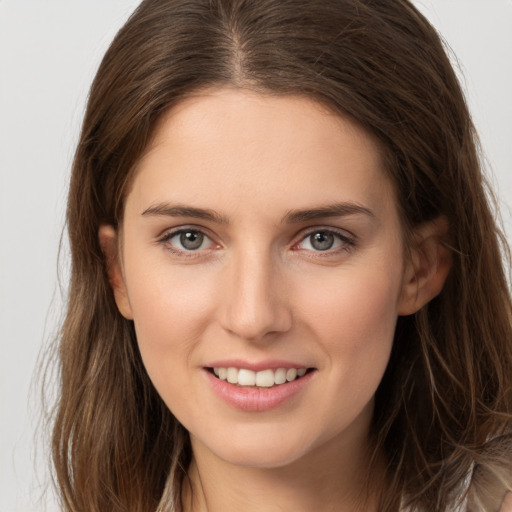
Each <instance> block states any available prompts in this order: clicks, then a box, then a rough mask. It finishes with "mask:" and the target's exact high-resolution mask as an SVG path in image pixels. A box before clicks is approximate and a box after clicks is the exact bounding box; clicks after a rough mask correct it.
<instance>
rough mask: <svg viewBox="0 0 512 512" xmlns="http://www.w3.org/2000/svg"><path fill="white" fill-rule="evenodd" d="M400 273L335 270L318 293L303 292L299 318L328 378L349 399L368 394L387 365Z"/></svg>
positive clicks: (367, 395)
mask: <svg viewBox="0 0 512 512" xmlns="http://www.w3.org/2000/svg"><path fill="white" fill-rule="evenodd" d="M399 283H400V274H399V273H397V274H396V275H390V272H387V273H382V272H376V271H373V272H372V271H367V270H366V269H364V270H362V271H357V270H356V269H355V268H354V269H351V270H350V271H347V272H345V271H343V272H340V274H339V275H338V276H336V278H334V277H333V278H331V279H330V280H329V281H328V282H327V283H326V286H324V287H323V291H322V293H320V294H314V295H313V294H307V293H303V299H304V300H303V305H302V311H303V318H305V319H306V320H305V325H307V326H309V328H310V329H311V330H312V331H313V339H315V340H316V342H317V344H318V345H320V346H321V349H322V350H323V351H324V353H325V354H326V356H327V358H326V360H327V362H326V365H327V366H328V368H329V370H330V372H331V375H333V379H334V380H335V381H336V382H337V384H338V386H339V387H343V388H344V389H345V390H350V393H352V394H353V398H354V400H357V397H360V398H361V400H362V401H364V400H366V399H369V398H370V396H372V395H373V394H374V392H375V390H376V388H377V386H378V385H379V383H380V380H381V378H382V375H383V373H384V371H385V368H386V366H387V363H388V360H389V355H390V351H391V347H392V343H393V338H394V332H395V327H396V321H397V316H398V315H397V301H398V296H399V291H400V286H399Z"/></svg>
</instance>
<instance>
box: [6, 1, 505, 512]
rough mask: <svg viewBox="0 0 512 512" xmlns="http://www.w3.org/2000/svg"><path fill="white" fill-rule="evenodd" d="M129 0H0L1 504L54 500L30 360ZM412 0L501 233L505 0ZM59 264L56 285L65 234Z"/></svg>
mask: <svg viewBox="0 0 512 512" xmlns="http://www.w3.org/2000/svg"><path fill="white" fill-rule="evenodd" d="M255 1H257V0H255ZM138 3H139V1H138V0H73V1H70V0H60V1H59V0H0V512H21V511H23V512H34V511H41V510H45V509H46V510H49V511H53V510H57V507H56V505H55V501H54V499H53V498H52V494H51V492H50V493H48V494H47V495H44V494H42V493H43V491H44V488H45V485H46V483H47V481H48V471H47V469H46V466H47V454H46V453H45V448H44V446H45V442H44V440H43V438H42V437H41V436H42V432H41V428H40V427H39V428H38V425H40V424H41V417H40V414H41V391H40V384H39V378H38V377H37V375H36V374H35V368H36V366H37V361H38V357H39V354H40V351H41V350H42V349H43V347H45V346H47V344H48V343H49V340H51V338H52V337H53V336H54V335H55V333H56V331H57V329H58V324H59V321H60V319H61V315H62V291H61V290H60V289H59V285H58V282H57V269H58V266H57V253H58V247H59V239H60V236H61V233H62V229H63V224H64V203H65V197H66V189H67V181H68V176H69V169H70V163H71V159H72V155H73V151H74V146H75V144H76V141H77V137H78V130H79V127H80V123H81V118H82V114H83V110H84V105H85V100H86V96H87V91H88V87H89V85H90V83H91V80H92V77H93V75H94V72H95V70H96V68H97V66H98V64H99V61H100V59H101V57H102V55H103V53H104V51H105V49H106V47H107V45H108V44H109V42H110V41H111V39H112V38H113V36H114V34H115V32H116V31H117V29H118V28H119V27H120V26H121V25H122V23H123V22H124V20H125V19H126V18H127V17H128V15H129V13H130V12H131V11H132V10H133V8H134V7H135V6H136V5H137V4H138ZM415 3H416V4H417V5H418V6H419V8H420V9H421V10H422V11H423V12H424V13H425V14H426V15H427V17H428V18H429V19H430V20H431V21H432V23H433V24H434V25H435V26H436V27H437V28H438V29H439V31H440V32H441V33H442V34H443V36H444V38H445V40H446V41H447V42H448V44H449V45H450V47H451V48H452V49H453V51H454V53H455V54H456V55H457V57H458V64H457V65H460V68H461V71H460V77H461V80H462V83H463V86H464V89H465V90H466V92H467V95H468V101H469V105H470V108H471V111H472V112H473V116H474V120H475V122H476V125H477V128H478V129H479V132H480V135H481V139H482V143H483V147H484V151H485V155H486V158H487V162H488V167H489V172H490V174H491V181H492V183H494V185H495V188H496V189H497V192H498V195H499V199H500V204H501V210H502V216H503V219H504V222H505V224H506V226H507V232H508V233H509V235H510V233H512V229H511V226H512V222H511V219H512V214H511V209H510V205H512V98H511V93H512V30H510V27H511V26H512V0H416V2H415ZM509 239H510V236H509ZM59 266H60V272H61V275H62V286H63V288H64V291H65V284H66V283H65V281H66V269H67V251H66V244H65V243H64V244H63V250H62V254H61V259H60V264H59Z"/></svg>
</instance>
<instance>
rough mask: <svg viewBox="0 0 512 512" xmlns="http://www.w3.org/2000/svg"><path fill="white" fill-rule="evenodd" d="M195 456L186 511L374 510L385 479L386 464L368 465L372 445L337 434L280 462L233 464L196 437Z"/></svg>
mask: <svg viewBox="0 0 512 512" xmlns="http://www.w3.org/2000/svg"><path fill="white" fill-rule="evenodd" d="M192 446H193V452H194V458H193V461H192V463H191V466H190V468H189V479H188V485H185V486H184V489H183V504H184V511H185V512H221V511H222V512H235V511H236V512H238V511H239V510H240V509H241V508H242V509H243V510H244V512H256V511H257V512H260V511H261V510H265V511H267V512H277V511H283V510H293V511H294V512H309V511H311V510H318V511H321V512H328V511H333V512H334V511H336V512H358V511H365V512H372V511H375V512H376V511H377V510H378V493H379V490H380V489H381V487H382V482H383V481H384V473H385V470H384V467H385V466H384V464H382V461H377V462H376V463H374V464H373V466H372V468H371V469H369V456H368V451H369V450H368V446H367V445H366V446H364V447H363V446H362V445H359V446H357V445H352V446H346V447H345V449H344V450H343V453H341V454H340V450H339V445H338V444H337V442H336V440H333V441H332V442H329V443H326V444H325V445H323V446H322V447H320V448H319V449H318V450H316V451H315V452H314V453H310V454H308V455H306V456H304V457H302V458H301V459H299V460H296V461H294V462H292V463H290V464H287V465H285V466H282V467H277V468H254V467H245V466H239V465H233V464H230V463H229V462H226V461H224V460H222V459H219V458H218V457H216V456H215V455H214V454H212V453H211V452H210V451H208V450H207V449H205V448H204V446H201V444H200V442H199V441H197V440H195V439H194V438H192Z"/></svg>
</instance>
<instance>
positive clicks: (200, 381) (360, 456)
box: [100, 88, 450, 512]
mask: <svg viewBox="0 0 512 512" xmlns="http://www.w3.org/2000/svg"><path fill="white" fill-rule="evenodd" d="M340 204H342V205H344V211H343V212H341V213H343V214H341V213H340V212H338V214H336V215H329V214H327V213H326V212H325V211H324V212H323V213H322V215H319V214H318V212H317V216H315V218H310V219H307V218H305V216H304V215H303V216H302V217H301V216H298V215H295V216H293V215H290V212H297V211H303V210H309V211H310V210H318V209H321V208H325V207H328V206H332V205H338V206H339V205H340ZM176 206H180V207H186V208H196V209H203V210H208V211H213V212H215V217H214V218H204V215H203V216H202V217H203V218H201V216H199V217H198V216H197V215H196V214H192V212H190V211H188V212H187V211H179V212H177V211H176V210H171V209H170V208H171V207H176ZM180 228H181V229H184V230H187V229H188V230H189V231H190V230H194V231H195V233H196V234H197V232H198V231H200V232H201V233H204V235H205V238H204V241H203V244H202V245H201V246H200V247H199V248H198V249H196V250H188V251H187V250H186V249H185V248H184V247H183V245H181V242H180V240H181V239H180V234H175V233H176V229H180ZM444 229H445V226H444V223H443V222H442V220H441V221H439V222H435V223H431V224H429V225H425V226H422V227H421V228H420V229H418V231H417V232H416V233H415V236H414V240H415V245H414V247H411V248H408V249H409V251H406V250H405V249H406V248H405V247H404V243H403V236H402V229H401V223H400V218H399V216H398V212H397V208H396V199H395V194H394V190H393V186H392V183H391V182H390V180H389V178H388V177H387V175H386V173H385V170H384V169H383V164H382V159H381V154H380V149H379V145H378V143H377V142H376V141H375V140H374V139H373V138H372V137H371V136H370V135H369V134H367V133H366V132H365V131H363V130H362V129H361V128H359V127H358V126H357V125H356V124H355V123H353V122H352V121H350V120H348V119H344V118H341V117H340V116H338V115H334V114H332V113H330V112H328V111H326V109H325V108H323V107H321V106H320V105H318V104H317V103H315V102H313V101H311V100H309V99H307V98H303V97H295V96H290V97H275V96H265V95H259V94H256V93H253V92H250V91H246V90H239V89H238V90H237V89H231V88H222V89H216V90H209V91H204V92H203V93H201V94H196V95H195V96H192V97H190V98H188V99H187V100H185V101H183V102H182V103H181V104H180V105H179V106H178V107H176V108H174V109H173V110H172V111H171V112H169V113H168V114H167V115H166V116H165V117H164V118H163V119H162V121H161V122H160V124H159V126H158V127H157V130H156V133H155V135H154V138H153V141H152V143H151V144H150V146H149V147H148V149H147V151H146V152H145V154H144V156H143V157H142V158H141V160H140V162H139V165H138V167H137V171H136V175H135V178H134V180H133V183H132V186H131V188H130V191H129V193H128V195H127V198H126V204H125V211H124V218H123V222H122V227H121V229H120V231H119V232H116V231H115V230H114V229H113V228H112V227H111V226H102V228H101V230H100V241H101V244H102V247H103V249H104V251H105V254H106V256H107V259H108V262H109V275H110V281H111V285H112V287H113V290H114V293H115V297H116V302H117V304H118V307H119V310H120V312H121V313H122V314H123V315H124V316H125V317H126V318H128V319H132V320H133V321H134V324H135V329H136V333H137V339H138V343H139V347H140V351H141V354H142V358H143V361H144V364H145V366H146V369H147V371H148V374H149V376H150V378H151V379H152V381H153V383H154V385H155V387H156V389H157V390H158V392H159V393H160V395H161V397H162V399H163V400H164V401H165V403H166V404H167V406H168V407H169V408H170V409H171V411H172V412H173V413H174V414H175V416H176V417H177V418H178V419H179V420H180V422H182V424H183V425H184V426H185V427H186V428H187V430H188V431H189V432H190V435H191V441H192V447H193V454H194V459H193V463H192V466H191V468H190V471H189V474H190V483H191V488H192V489H193V491H190V488H189V487H186V488H185V489H184V503H185V508H186V510H187V511H190V510H194V511H205V510H208V511H210V512H212V511H220V510H222V511H223V512H225V511H228V512H229V511H232V510H233V511H234V510H237V511H238V510H239V509H240V507H241V506H243V507H244V510H246V511H249V512H250V511H253V510H254V511H256V510H258V511H261V510H267V511H270V512H272V511H281V510H294V511H299V512H300V511H309V510H325V511H327V510H336V511H342V512H343V511H353V510H359V509H363V510H368V511H371V510H377V505H376V501H375V495H376V492H377V491H378V488H379V485H380V483H381V479H380V476H381V471H380V469H379V464H377V465H376V466H375V468H374V474H372V476H371V479H370V482H371V484H372V485H370V487H369V488H366V487H363V484H364V478H365V477H366V476H367V474H366V471H367V454H368V450H369V448H370V447H369V443H368V432H369V428H370V423H371V417H372V412H373V406H374V402H373V397H374V394H375V391H376V389H377V386H378V384H379V382H380V380H381V378H382V375H383V372H384V370H385V368H386V365H387V362H388V358H389V353H390V350H391V345H392V341H393V333H394V329H395V325H396V320H397V317H398V316H399V315H407V314H411V313H413V312H415V311H416V310H417V309H419V308H420V307H421V306H422V305H424V304H425V303H426V302H427V301H428V300H430V299H431V298H432V297H434V296H435V295H436V294H437V293H439V291H440V290H441V288H442V285H443V283H444V280H445V278H446V275H447V273H448V271H449V265H450V263H449V257H448V255H447V254H446V251H445V250H444V249H443V248H442V246H441V245H440V244H439V242H438V239H439V236H440V235H441V234H442V232H443V231H444ZM315 233H316V234H317V235H318V234H319V235H320V236H324V237H325V236H326V235H327V236H329V233H331V234H332V236H333V238H332V240H333V246H332V248H330V249H328V250H324V251H321V250H318V249H317V246H315V245H313V242H314V240H313V239H312V238H311V235H312V234H315ZM405 254H410V257H407V258H406V257H405ZM233 357H235V358H239V359H243V360H245V361H252V362H257V361H262V360H268V359H280V360H286V361H292V362H296V363H300V364H301V365H304V366H306V367H308V368H314V375H312V377H311V378H310V380H309V382H308V384H307V385H306V386H305V387H304V388H303V389H302V390H301V391H300V393H298V394H297V395H296V396H294V397H293V398H292V399H291V400H289V401H287V402H285V403H284V404H283V405H281V406H279V407H277V408H275V409H272V410H269V411H263V412H245V411H241V410H238V409H236V408H234V407H233V406H231V405H229V404H227V403H226V402H224V401H223V400H222V399H220V398H219V397H218V396H217V395H216V394H215V393H214V392H213V391H212V390H211V388H210V387H209V386H208V385H207V382H206V380H207V379H205V371H204V367H205V366H208V365H209V363H210V362H211V361H214V360H219V359H227V358H233Z"/></svg>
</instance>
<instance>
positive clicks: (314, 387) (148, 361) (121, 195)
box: [53, 0, 512, 512]
mask: <svg viewBox="0 0 512 512" xmlns="http://www.w3.org/2000/svg"><path fill="white" fill-rule="evenodd" d="M475 139H476V138H475V134H474V129H473V126H472V123H471V120H470V117H469V114H468V111H467V108H466V105H465V102H464V98H463V96H462V93H461V91H460V87H459V85H458V83H457V80H456V78H455V75H454V72H453V70H452V68H451V66H450V64H449V61H448V59H447V57H446V54H445V52H444V50H443V47H442V44H441V42H440V40H439V37H438V35H437V34H436V32H435V31H434V29H433V28H432V27H431V26H430V25H429V24H428V22H427V21H426V20H425V19H424V18H423V17H422V16H421V14H419V12H418V11H417V10H416V9H415V8H414V7H413V6H412V5H411V4H410V3H409V2H407V1H405V0H396V1H393V2H390V1H389V0H386V1H369V0H368V1H360V0H359V1H356V0H332V1H325V0H322V1H313V2H312V1H310V0H308V1H299V0H285V1H282V0H279V1H278V0H262V1H258V2H250V1H242V0H229V1H228V0H208V1H206V0H194V1H190V0H189V1H185V0H173V1H170V0H149V1H144V2H143V3H142V4H141V5H140V7H139V8H138V9H137V10H136V12H135V13H134V14H133V16H132V17H131V18H130V20H129V21H128V22H127V23H126V25H125V26H124V27H123V28H122V29H121V31H120V32H119V34H118V35H117V37H116V39H115V40H114V42H113V43H112V45H111V47H110V49H109V50H108V52H107V54H106V56H105V58H104V60H103V62H102V64H101V66H100V69H99V71H98V73H97V76H96V79H95V81H94V83H93V86H92V89H91V94H90V98H89V103H88V108H87V113H86V116H85V120H84V125H83V130H82V134H81V138H80V142H79V145H78V149H77V153H76V156H75V162H74V168H73V176H72V181H71V188H70V195H69V202H68V229H69V236H70V241H71V251H72V262H73V266H72V278H71V288H70V298H69V309H68V313H67V318H66V321H65V324H64V326H63V330H62V339H61V346H60V359H61V385H62V393H61V398H60V402H59V405H58V408H57V412H56V418H55V427H54V437H53V451H54V463H55V468H56V476H57V481H58V485H59V488H60V490H61V493H62V498H63V504H64V508H65V509H66V510H88V511H91V510H97V511H100V510H101V511H103V510H109V511H110V510H130V511H133V510H140V511H143V510H144V511H146V510H147V511H150V510H151V511H153V510H159V511H167V510H177V511H178V510H180V511H181V510H184V511H187V512H189V511H215V510H220V509H222V510H231V509H234V508H235V507H236V508H237V509H238V508H240V506H243V507H244V508H245V509H247V510H252V509H257V510H261V509H263V508H264V507H265V508H267V509H270V510H274V509H275V510H292V509H293V510H336V511H345V510H346V511H353V510H368V511H371V510H375V511H377V510H379V511H382V510H385V511H396V510H429V511H432V510H435V511H447V510H454V509H455V508H456V507H458V506H464V505H463V503H464V499H465V497H466V494H467V492H468V478H469V476H470V475H471V471H472V468H473V467H474V465H475V464H477V465H478V467H479V468H483V469H482V471H483V472H484V473H485V472H486V471H492V472H496V471H497V472H498V474H500V475H506V471H507V468H506V464H505V467H504V468H503V465H502V464H501V462H502V457H500V458H499V460H497V457H496V456H495V454H493V450H489V448H488V445H487V443H488V442H489V441H490V440H495V439H498V438H500V439H502V438H501V436H503V435H506V434H509V433H510V431H511V426H512V372H511V371H510V369H511V368H512V343H511V325H510V296H509V292H508V288H507V283H506V279H505V273H504V270H503V267H502V264H501V250H500V241H501V235H500V233H499V231H498V229H497V227H496V225H495V223H494V220H493V216H492V214H491V211H490V208H489V205H488V201H487V198H486V189H485V184H484V182H483V178H482V175H481V172H480V164H479V161H478V154H477V149H476V142H475ZM493 442H496V441H493ZM505 460H506V458H505ZM500 481H501V484H500V485H499V486H498V488H497V491H496V493H497V497H496V500H497V502H498V505H497V506H499V507H501V510H503V511H505V510H509V509H510V499H511V498H510V495H506V491H507V489H508V490H511V489H510V481H509V480H507V478H506V477H504V478H503V479H501V480H500ZM477 483H478V482H477ZM473 490H474V492H477V493H478V485H475V486H474V487H473ZM496 493H495V494H496ZM472 503H477V502H476V501H475V500H473V502H472ZM507 507H508V508H507Z"/></svg>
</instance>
